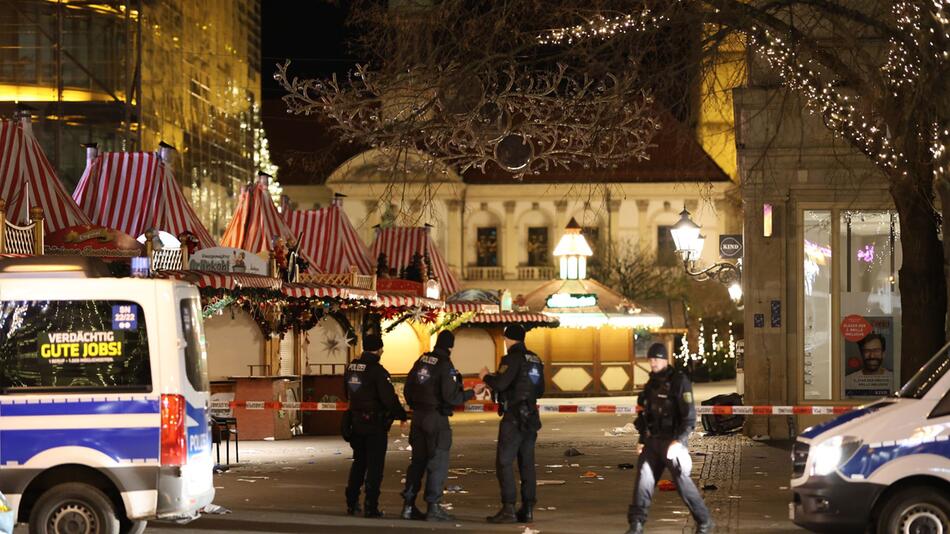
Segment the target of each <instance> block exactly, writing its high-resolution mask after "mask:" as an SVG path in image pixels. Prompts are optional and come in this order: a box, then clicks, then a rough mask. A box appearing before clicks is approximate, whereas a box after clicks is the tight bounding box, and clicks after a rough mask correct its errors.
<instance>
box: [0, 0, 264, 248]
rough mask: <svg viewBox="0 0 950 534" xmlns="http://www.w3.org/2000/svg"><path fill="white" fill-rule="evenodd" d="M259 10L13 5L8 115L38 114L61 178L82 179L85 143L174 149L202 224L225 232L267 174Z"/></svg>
mask: <svg viewBox="0 0 950 534" xmlns="http://www.w3.org/2000/svg"><path fill="white" fill-rule="evenodd" d="M260 102H261V13H260V2H259V1H258V0H209V1H206V2H205V1H203V2H190V1H185V0H157V1H142V0H126V1H122V2H119V1H104V2H97V3H90V2H71V1H62V2H54V1H37V0H12V1H10V2H6V3H5V4H4V7H3V16H2V20H0V113H3V114H4V115H9V114H10V113H11V112H12V111H13V110H14V108H15V107H16V106H17V105H23V104H25V105H28V106H29V107H30V108H32V109H33V115H34V117H33V120H34V130H35V132H36V134H37V137H38V139H39V140H40V141H41V143H42V144H43V146H44V149H45V150H46V153H47V154H48V155H49V157H50V160H51V162H52V164H53V166H54V167H55V168H56V169H57V170H58V171H59V176H60V179H61V180H63V182H64V183H65V184H66V187H67V189H71V188H72V186H74V185H75V184H76V183H77V182H78V180H79V177H80V176H81V174H82V171H83V168H84V166H85V153H84V151H83V150H82V149H81V148H80V145H81V144H82V143H87V142H96V143H99V145H100V149H102V150H104V151H121V150H129V151H133V150H142V151H152V150H157V148H158V145H159V142H160V141H164V142H166V143H168V144H171V145H173V146H175V147H176V148H177V149H178V150H179V152H180V153H181V162H180V164H179V165H178V168H177V169H175V175H176V178H177V180H178V181H179V183H180V184H181V185H182V186H183V187H184V188H185V192H186V195H188V196H189V198H190V200H191V201H192V203H193V205H194V207H195V209H196V211H197V212H198V214H199V216H200V217H201V218H202V220H203V221H204V222H205V224H206V225H207V227H208V229H209V230H210V231H211V232H212V234H214V235H220V234H221V232H223V230H224V228H225V226H226V224H227V220H228V217H229V216H230V214H231V213H232V212H233V208H234V205H235V203H236V198H237V195H236V193H237V192H239V191H240V186H241V185H242V184H243V183H245V182H246V181H247V179H248V177H249V176H253V173H254V171H255V170H256V169H257V168H258V167H259V165H260V164H261V161H260V159H259V152H260V147H261V145H262V139H263V134H262V129H261V127H260V111H259V110H260Z"/></svg>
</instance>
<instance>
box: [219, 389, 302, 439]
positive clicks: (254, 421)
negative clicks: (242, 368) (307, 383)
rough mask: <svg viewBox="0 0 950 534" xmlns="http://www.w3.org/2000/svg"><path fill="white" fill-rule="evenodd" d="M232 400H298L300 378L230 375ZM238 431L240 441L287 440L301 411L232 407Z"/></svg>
mask: <svg viewBox="0 0 950 534" xmlns="http://www.w3.org/2000/svg"><path fill="white" fill-rule="evenodd" d="M229 378H230V380H232V381H233V382H234V400H235V401H236V402H241V401H281V402H296V401H299V400H300V378H299V377H296V376H232V377H229ZM234 417H235V418H236V419H237V425H238V428H239V429H240V431H241V440H253V439H290V438H291V437H292V429H293V427H294V426H296V425H297V424H298V421H299V420H300V412H291V411H283V410H268V409H264V410H249V409H247V408H239V407H236V408H234Z"/></svg>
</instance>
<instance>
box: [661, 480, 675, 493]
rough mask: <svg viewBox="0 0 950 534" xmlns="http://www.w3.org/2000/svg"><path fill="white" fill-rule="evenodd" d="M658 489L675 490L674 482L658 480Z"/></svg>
mask: <svg viewBox="0 0 950 534" xmlns="http://www.w3.org/2000/svg"><path fill="white" fill-rule="evenodd" d="M659 486H660V491H676V483H675V482H673V481H672V480H666V479H663V480H661V481H660V484H659Z"/></svg>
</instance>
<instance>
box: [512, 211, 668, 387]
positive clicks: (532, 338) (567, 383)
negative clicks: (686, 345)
mask: <svg viewBox="0 0 950 534" xmlns="http://www.w3.org/2000/svg"><path fill="white" fill-rule="evenodd" d="M592 255H593V251H592V250H591V248H590V246H589V245H588V243H587V240H586V239H585V238H584V236H583V235H581V228H580V225H578V224H577V221H575V220H573V219H572V220H571V222H570V223H569V224H568V225H567V228H566V231H565V234H564V236H563V237H562V239H561V241H560V242H559V243H558V246H557V247H556V248H555V250H554V256H555V258H556V259H557V262H558V264H559V267H560V269H559V271H560V272H559V277H558V278H557V279H554V280H551V281H549V282H545V283H543V284H541V285H540V286H538V287H537V288H536V289H534V290H533V291H532V292H530V293H529V294H527V295H525V296H523V297H521V298H518V299H516V302H515V307H516V309H519V310H523V311H527V312H533V313H541V314H544V315H547V316H549V317H554V318H557V319H558V321H559V322H560V328H556V329H535V330H532V331H531V332H529V333H528V337H527V340H526V341H527V344H528V346H529V347H531V349H532V350H534V351H535V352H537V353H538V354H539V355H540V356H541V357H542V358H543V359H544V362H545V365H546V366H547V372H546V373H545V378H546V379H547V381H548V386H549V387H548V391H549V392H550V393H551V394H552V395H559V394H560V395H628V394H630V393H631V392H633V390H634V389H635V388H636V386H637V385H640V384H642V383H645V382H646V376H645V371H644V369H641V368H640V367H639V366H638V365H637V364H638V361H637V360H638V359H642V360H641V361H640V362H639V363H642V364H643V365H644V366H645V361H646V360H645V356H646V355H645V354H644V353H643V352H642V351H640V352H639V353H638V349H640V348H642V347H644V346H645V343H646V342H647V341H651V342H657V341H659V342H662V343H665V344H666V345H667V349H668V350H669V353H670V354H672V353H673V338H674V334H676V332H672V331H669V330H668V329H664V328H663V326H664V324H665V323H666V319H665V318H664V317H663V316H661V315H658V314H656V313H653V312H652V311H650V310H648V309H646V308H644V307H643V306H640V305H637V304H636V303H633V302H630V301H629V300H627V299H625V298H624V297H623V295H620V294H619V293H617V292H616V291H614V290H612V289H610V288H609V287H607V286H605V285H603V284H601V283H600V282H597V281H596V280H592V279H589V278H587V258H588V257H590V256H592ZM680 333H685V330H684V331H683V332H680Z"/></svg>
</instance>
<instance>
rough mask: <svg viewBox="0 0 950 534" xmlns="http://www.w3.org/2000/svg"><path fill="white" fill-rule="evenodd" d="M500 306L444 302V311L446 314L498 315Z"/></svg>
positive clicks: (467, 302) (470, 302)
mask: <svg viewBox="0 0 950 534" xmlns="http://www.w3.org/2000/svg"><path fill="white" fill-rule="evenodd" d="M500 308H501V307H500V306H499V305H497V304H488V303H484V302H472V301H458V302H446V303H445V309H444V311H445V312H446V313H466V312H479V313H498V312H499V311H501V310H500Z"/></svg>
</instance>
